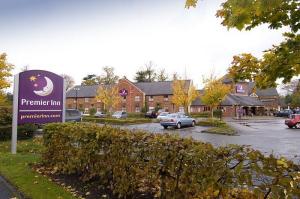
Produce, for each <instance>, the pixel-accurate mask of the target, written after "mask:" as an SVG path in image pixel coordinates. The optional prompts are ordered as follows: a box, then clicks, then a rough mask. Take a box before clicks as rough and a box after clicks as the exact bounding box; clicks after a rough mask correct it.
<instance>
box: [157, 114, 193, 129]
mask: <svg viewBox="0 0 300 199" xmlns="http://www.w3.org/2000/svg"><path fill="white" fill-rule="evenodd" d="M160 125H162V126H163V127H164V128H165V129H167V128H168V127H169V126H173V127H176V128H178V129H180V128H181V127H183V126H192V127H194V126H195V125H196V120H195V119H194V118H191V117H189V116H186V115H184V114H178V113H172V114H169V115H167V117H166V118H164V119H162V120H161V121H160Z"/></svg>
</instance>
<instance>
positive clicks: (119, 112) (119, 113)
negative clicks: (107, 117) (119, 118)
mask: <svg viewBox="0 0 300 199" xmlns="http://www.w3.org/2000/svg"><path fill="white" fill-rule="evenodd" d="M121 114H122V112H121V111H117V112H115V113H114V115H121Z"/></svg>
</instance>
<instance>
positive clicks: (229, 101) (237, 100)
mask: <svg viewBox="0 0 300 199" xmlns="http://www.w3.org/2000/svg"><path fill="white" fill-rule="evenodd" d="M221 105H222V106H233V105H240V106H263V105H264V104H263V102H262V101H260V100H259V99H258V98H256V97H250V96H243V95H233V94H228V95H227V96H226V97H225V99H224V100H223V101H222V102H221ZM192 106H204V104H203V102H202V101H201V98H199V97H198V98H197V99H195V100H194V101H193V102H192Z"/></svg>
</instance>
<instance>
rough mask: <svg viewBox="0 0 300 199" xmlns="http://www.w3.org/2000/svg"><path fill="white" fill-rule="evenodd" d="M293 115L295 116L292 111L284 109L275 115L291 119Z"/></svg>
mask: <svg viewBox="0 0 300 199" xmlns="http://www.w3.org/2000/svg"><path fill="white" fill-rule="evenodd" d="M291 114H293V111H292V110H291V109H284V110H281V111H278V112H277V113H275V116H276V117H289V116H290V115H291Z"/></svg>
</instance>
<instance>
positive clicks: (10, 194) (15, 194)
mask: <svg viewBox="0 0 300 199" xmlns="http://www.w3.org/2000/svg"><path fill="white" fill-rule="evenodd" d="M0 185H1V187H0V198H1V199H2V198H3V199H4V198H18V199H24V198H25V197H24V196H23V194H21V193H20V192H19V191H18V190H17V189H16V188H15V187H13V186H12V185H11V184H10V183H9V182H8V180H6V178H4V177H3V176H1V175H0Z"/></svg>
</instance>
